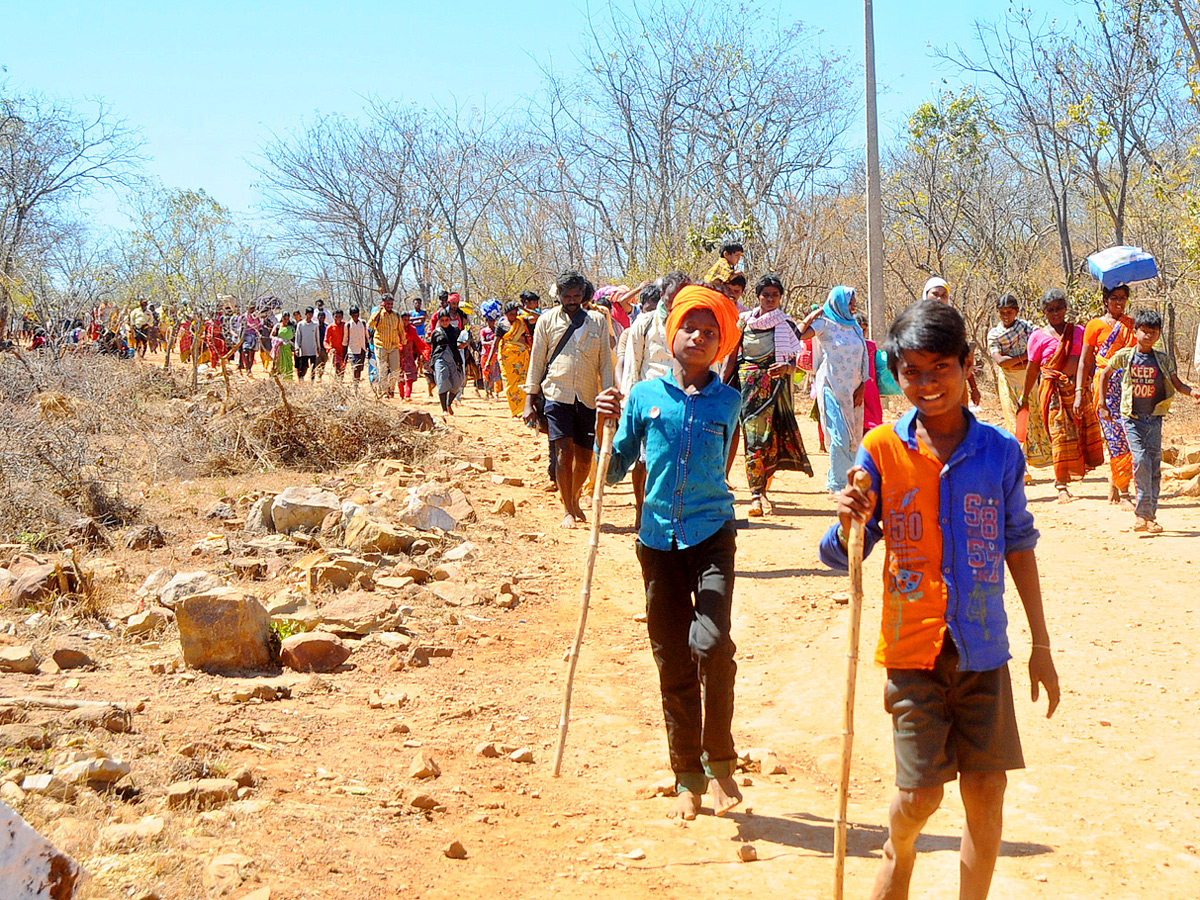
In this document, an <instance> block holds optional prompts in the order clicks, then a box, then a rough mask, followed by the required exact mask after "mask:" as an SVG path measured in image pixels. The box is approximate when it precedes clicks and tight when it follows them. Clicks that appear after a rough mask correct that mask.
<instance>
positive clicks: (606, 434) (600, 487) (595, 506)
mask: <svg viewBox="0 0 1200 900" xmlns="http://www.w3.org/2000/svg"><path fill="white" fill-rule="evenodd" d="M616 431H617V420H616V419H614V418H607V419H605V420H604V431H603V433H602V435H601V438H600V458H599V459H598V460H596V485H595V487H594V488H593V489H592V534H591V538H590V539H589V540H588V552H587V561H586V562H585V563H584V566H583V591H582V597H581V601H580V609H579V627H578V628H577V629H576V631H575V643H574V645H573V646H572V647H571V659H570V665H569V666H568V667H567V686H566V689H565V690H564V691H563V705H562V715H561V716H560V717H559V720H558V749H556V750H555V751H554V777H555V778H557V777H558V776H559V775H560V774H561V773H562V759H563V750H564V749H565V748H566V746H567V724H568V723H569V722H570V720H571V688H572V687H573V686H574V684H575V666H576V664H578V662H579V648H580V647H582V646H583V631H584V628H586V627H587V615H588V603H589V602H590V601H591V599H592V573H593V572H594V571H595V569H596V551H598V550H599V549H600V514H601V513H602V512H603V511H604V483H605V481H607V480H608V464H609V462H610V461H611V460H612V447H613V436H614V435H615V434H616Z"/></svg>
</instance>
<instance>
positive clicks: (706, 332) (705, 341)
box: [671, 309, 721, 371]
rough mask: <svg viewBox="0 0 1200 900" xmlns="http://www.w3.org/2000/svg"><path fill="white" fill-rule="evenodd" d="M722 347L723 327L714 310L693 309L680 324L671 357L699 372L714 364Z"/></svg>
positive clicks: (672, 343) (672, 344)
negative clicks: (718, 321)
mask: <svg viewBox="0 0 1200 900" xmlns="http://www.w3.org/2000/svg"><path fill="white" fill-rule="evenodd" d="M720 345H721V326H720V325H719V324H718V323H717V317H716V316H715V315H713V313H712V310H708V309H693V310H689V311H688V313H687V315H685V316H684V317H683V321H682V322H680V323H679V330H678V331H676V332H675V339H674V340H673V341H672V342H671V355H672V356H674V357H675V359H677V360H679V363H680V365H682V366H684V367H685V368H687V369H690V370H693V371H699V370H701V369H707V368H708V367H709V366H711V365H712V364H713V360H715V359H716V358H717V350H718V349H719V348H720Z"/></svg>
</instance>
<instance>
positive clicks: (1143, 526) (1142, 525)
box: [1133, 516, 1150, 531]
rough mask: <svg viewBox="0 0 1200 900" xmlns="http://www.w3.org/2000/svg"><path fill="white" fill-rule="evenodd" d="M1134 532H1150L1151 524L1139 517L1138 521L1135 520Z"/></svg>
mask: <svg viewBox="0 0 1200 900" xmlns="http://www.w3.org/2000/svg"><path fill="white" fill-rule="evenodd" d="M1133 530H1134V531H1149V530H1150V523H1149V522H1147V521H1146V520H1145V519H1143V518H1142V517H1141V516H1138V517H1137V518H1136V519H1134V520H1133Z"/></svg>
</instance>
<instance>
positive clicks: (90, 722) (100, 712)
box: [63, 706, 133, 734]
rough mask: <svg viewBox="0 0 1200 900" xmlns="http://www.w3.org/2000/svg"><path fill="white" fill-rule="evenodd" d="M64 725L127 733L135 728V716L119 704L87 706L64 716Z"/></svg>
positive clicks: (75, 728) (69, 728)
mask: <svg viewBox="0 0 1200 900" xmlns="http://www.w3.org/2000/svg"><path fill="white" fill-rule="evenodd" d="M63 725H64V726H65V727H66V728H67V729H68V730H72V731H74V730H80V729H84V728H93V729H104V730H105V731H110V732H112V733H113V734H125V733H126V732H128V731H132V730H133V717H132V716H131V715H130V714H129V711H128V710H125V709H122V708H120V707H117V706H85V707H83V708H82V709H73V710H71V711H70V712H69V713H67V714H66V715H65V716H63Z"/></svg>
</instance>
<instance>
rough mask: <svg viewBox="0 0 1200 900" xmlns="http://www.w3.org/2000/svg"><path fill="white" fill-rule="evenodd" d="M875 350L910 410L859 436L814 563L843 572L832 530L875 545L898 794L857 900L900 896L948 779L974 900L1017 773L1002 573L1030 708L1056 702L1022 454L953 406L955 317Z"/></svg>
mask: <svg viewBox="0 0 1200 900" xmlns="http://www.w3.org/2000/svg"><path fill="white" fill-rule="evenodd" d="M885 349H886V352H887V356H888V367H889V368H890V369H891V371H892V374H893V375H895V376H896V379H897V381H898V382H899V385H900V388H901V390H903V392H904V395H905V396H906V397H907V398H908V400H909V402H911V403H912V404H913V407H914V408H913V409H912V410H910V411H909V412H908V413H906V414H905V415H904V416H902V417H901V418H900V420H899V421H898V422H896V423H895V424H894V425H881V426H879V427H878V428H875V429H873V430H872V431H871V432H870V433H869V434H867V436H866V437H865V438H864V439H863V442H862V445H861V447H860V448H859V452H858V457H857V460H856V463H855V466H854V468H853V469H851V471H850V473H849V475H848V476H847V480H848V482H849V486H848V487H846V488H844V489H843V490H842V491H841V492H840V493H839V494H838V495H837V501H838V518H839V523H838V524H837V525H835V526H832V527H831V528H830V529H829V531H828V532H827V533H826V534H825V536H824V538H823V539H822V541H821V558H822V559H823V560H824V561H825V562H826V564H828V565H830V566H832V567H834V568H843V569H844V568H846V566H847V552H846V541H845V535H846V530H847V529H848V528H849V527H850V523H851V521H852V520H854V519H856V520H858V521H860V522H865V531H864V538H865V546H864V551H865V552H868V553H869V552H870V549H871V547H873V546H874V545H875V544H876V543H877V542H878V541H879V540H880V538H882V539H883V541H884V544H885V546H886V548H887V557H886V561H885V563H884V604H883V606H884V609H883V622H882V628H881V630H880V636H879V646H878V649H877V651H876V655H875V658H876V661H877V662H879V663H880V664H882V665H884V666H886V667H887V674H888V678H887V687H886V697H885V705H886V708H887V710H888V712H890V713H891V715H892V724H893V743H894V747H895V754H896V786H897V788H898V789H899V790H898V793H897V795H896V797H895V799H894V800H893V802H892V807H891V812H890V818H889V838H888V841H887V843H886V844H885V845H884V860H883V865H882V867H881V869H880V872H879V874H878V877H877V879H876V882H875V888H874V891H873V892H872V894H871V896H872V898H876V900H883V898H895V897H907V896H908V887H909V881H910V879H911V876H912V869H913V864H914V862H915V860H916V851H915V842H916V839H917V836H918V835H919V834H920V833H921V829H922V828H923V827H924V825H925V822H926V821H927V820H928V819H929V817H930V816H931V815H932V814H933V812H934V811H935V810H936V809H937V808H938V806H939V805H940V803H941V800H942V794H943V785H944V784H945V783H946V782H948V781H953V780H954V779H955V778H956V777H957V778H958V779H959V787H960V790H961V793H962V800H963V806H964V808H965V810H966V828H965V831H964V834H963V842H962V849H961V873H962V876H961V877H962V885H961V893H960V896H961V897H970V898H978V900H982V898H985V897H986V896H987V893H988V889H989V887H990V885H991V879H992V873H993V871H994V869H995V865H996V856H997V854H998V853H999V849H1000V832H1001V820H1002V815H1003V805H1004V790H1005V787H1006V785H1007V782H1008V779H1007V775H1006V774H1005V773H1006V772H1007V771H1008V770H1009V769H1019V768H1023V767H1024V759H1023V757H1022V754H1021V742H1020V737H1019V735H1018V733H1017V722H1016V713H1015V709H1014V704H1013V697H1012V684H1011V681H1010V678H1009V673H1008V659H1009V647H1008V636H1007V625H1008V620H1007V617H1006V615H1005V612H1004V567H1005V565H1006V564H1007V566H1008V570H1009V573H1010V574H1011V575H1012V579H1013V582H1014V584H1015V585H1016V587H1017V592H1018V593H1019V595H1020V597H1021V602H1022V604H1023V606H1024V608H1025V614H1026V617H1027V618H1028V620H1029V628H1030V632H1031V635H1032V639H1033V650H1032V654H1031V656H1030V660H1029V674H1030V681H1031V685H1032V696H1033V699H1034V700H1037V697H1038V686H1039V685H1043V686H1045V688H1046V693H1047V696H1048V699H1049V710H1048V712H1047V716H1049V715H1051V714H1053V712H1054V709H1055V707H1056V706H1057V705H1058V698H1059V690H1058V675H1057V673H1056V672H1055V670H1054V662H1053V660H1052V659H1051V656H1050V637H1049V633H1048V632H1047V630H1046V622H1045V617H1044V614H1043V611H1042V596H1041V587H1040V584H1039V580H1038V573H1037V560H1036V558H1035V556H1034V546H1035V545H1036V544H1037V539H1038V532H1037V529H1036V528H1034V524H1033V516H1032V515H1031V514H1030V512H1029V510H1028V509H1027V507H1026V503H1025V487H1024V475H1025V461H1024V457H1023V454H1022V452H1021V446H1020V444H1018V443H1017V441H1016V439H1014V438H1013V437H1012V436H1011V435H1009V434H1008V433H1007V432H1005V431H1002V430H1001V429H999V428H996V427H994V426H991V425H987V424H984V423H982V422H979V421H978V420H976V418H975V417H974V416H973V415H972V414H971V413H970V411H968V410H967V409H966V408H965V407H963V405H962V402H961V398H962V395H963V386H964V384H965V383H966V377H967V373H968V372H969V371H971V368H970V357H971V351H970V347H969V345H968V343H967V335H966V328H965V325H964V323H963V319H962V316H961V315H959V313H958V312H957V311H956V310H954V309H953V308H952V307H950V306H947V305H946V304H943V303H940V302H938V301H936V300H921V301H918V302H917V303H915V304H913V305H912V306H910V307H908V309H906V310H905V311H904V312H902V313H901V314H900V315H899V316H898V317H897V318H896V320H895V322H893V323H892V327H891V328H890V329H889V331H888V336H887V341H886V344H885ZM858 469H862V470H863V471H865V472H866V473H867V474H868V475H870V478H871V488H870V490H869V491H867V492H866V493H863V492H861V491H859V490H858V489H856V488H855V487H854V486H853V485H854V477H853V476H854V473H855V471H856V470H858Z"/></svg>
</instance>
